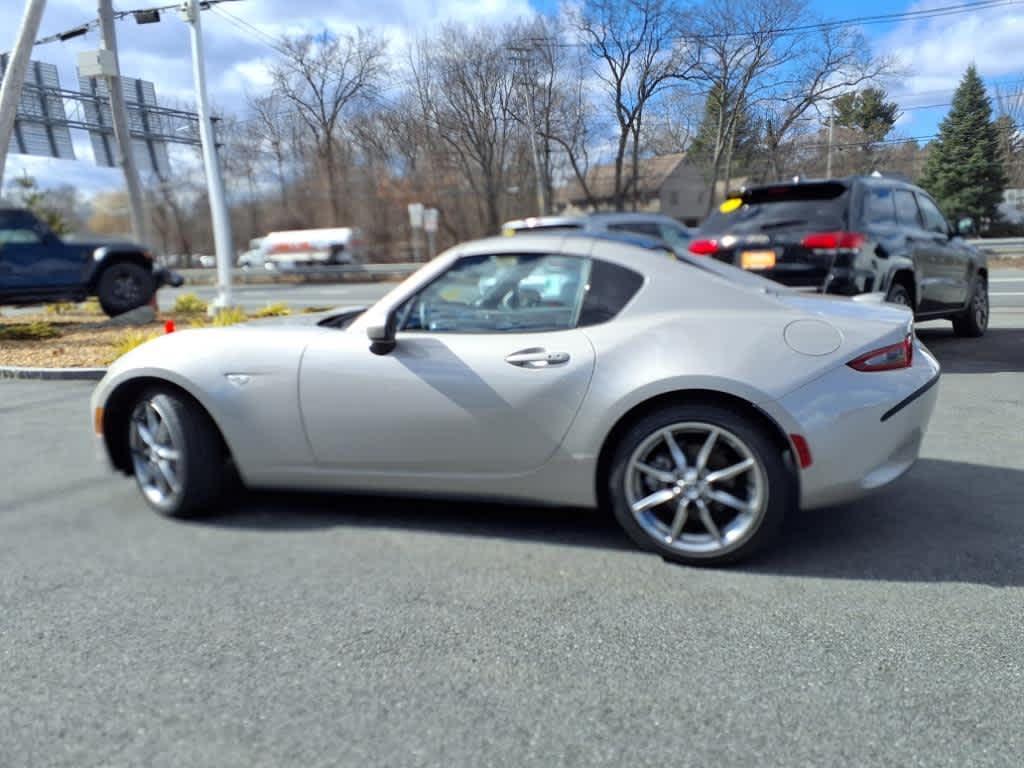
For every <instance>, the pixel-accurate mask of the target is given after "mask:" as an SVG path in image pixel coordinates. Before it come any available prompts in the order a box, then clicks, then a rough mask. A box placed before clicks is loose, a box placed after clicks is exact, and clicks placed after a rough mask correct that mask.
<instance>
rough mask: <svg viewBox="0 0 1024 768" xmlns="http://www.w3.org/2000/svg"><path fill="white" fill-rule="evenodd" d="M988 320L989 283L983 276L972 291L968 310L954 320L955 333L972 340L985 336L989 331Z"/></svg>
mask: <svg viewBox="0 0 1024 768" xmlns="http://www.w3.org/2000/svg"><path fill="white" fill-rule="evenodd" d="M988 318H989V303H988V281H987V280H986V279H985V277H984V276H983V275H978V276H977V277H976V278H975V280H974V287H973V288H972V289H971V300H970V302H969V303H968V305H967V309H966V310H965V311H964V312H963V313H962V314H959V315H957V316H956V317H954V318H953V333H955V334H956V335H957V336H964V337H967V338H972V339H976V338H978V337H980V336H984V335H985V331H987V330H988Z"/></svg>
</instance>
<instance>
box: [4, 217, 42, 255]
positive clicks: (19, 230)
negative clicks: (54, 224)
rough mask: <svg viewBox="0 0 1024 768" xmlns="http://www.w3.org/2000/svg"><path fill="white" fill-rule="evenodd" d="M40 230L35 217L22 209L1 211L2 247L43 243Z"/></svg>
mask: <svg viewBox="0 0 1024 768" xmlns="http://www.w3.org/2000/svg"><path fill="white" fill-rule="evenodd" d="M40 230H41V228H40V226H39V225H38V224H37V223H36V221H35V219H33V218H32V217H31V216H28V215H26V214H24V213H22V212H21V211H0V247H3V246H5V245H8V244H11V245H35V244H37V243H41V242H42V241H43V236H42V232H41V231H40Z"/></svg>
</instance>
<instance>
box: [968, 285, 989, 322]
mask: <svg viewBox="0 0 1024 768" xmlns="http://www.w3.org/2000/svg"><path fill="white" fill-rule="evenodd" d="M971 311H972V312H974V322H975V324H976V325H977V326H978V328H981V329H982V330H984V329H985V328H988V286H987V285H986V284H985V283H984V282H979V283H978V287H977V288H975V289H974V298H973V299H972V300H971Z"/></svg>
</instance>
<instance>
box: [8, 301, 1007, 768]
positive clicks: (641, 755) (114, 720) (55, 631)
mask: <svg viewBox="0 0 1024 768" xmlns="http://www.w3.org/2000/svg"><path fill="white" fill-rule="evenodd" d="M1020 286H1021V287H1020V290H1021V291H1024V282H1022V283H1020ZM994 303H995V302H994ZM997 306H998V305H997ZM920 335H921V337H922V339H923V340H924V341H925V343H926V344H928V345H929V346H930V347H931V348H932V350H933V351H934V352H935V353H936V355H937V356H938V357H939V359H940V361H941V362H942V364H943V366H944V369H945V375H944V378H943V380H942V382H941V384H940V387H941V389H940V397H939V404H938V407H937V411H936V414H935V417H934V419H933V422H932V425H931V429H930V431H929V434H928V436H927V439H926V442H925V445H924V449H923V455H922V458H921V460H920V462H919V463H918V465H917V466H916V467H915V468H914V469H913V470H912V471H911V473H910V474H909V475H908V476H906V477H905V478H903V479H901V480H900V481H898V482H897V483H896V484H895V485H893V486H891V487H890V488H888V489H886V490H885V491H883V492H881V493H880V494H878V495H876V496H874V497H872V498H870V499H868V500H866V501H863V502H860V503H857V504H855V505H850V506H846V507H842V508H839V509H834V510H829V511H825V512H808V513H801V514H798V515H793V516H791V517H790V519H789V520H788V521H787V524H786V529H785V539H784V541H783V544H782V546H780V547H779V548H777V549H776V550H774V551H773V552H771V553H769V554H768V555H766V556H764V557H762V558H760V559H758V560H756V561H754V562H752V563H750V564H748V565H744V566H742V567H739V568H735V569H732V570H719V571H710V570H694V569H689V568H683V567H677V566H669V565H666V564H665V563H663V562H662V561H661V560H660V559H658V558H656V557H654V556H651V555H647V554H644V553H641V552H638V551H636V550H634V549H633V548H632V547H631V546H630V545H629V544H628V542H627V541H626V539H625V537H624V536H623V535H622V534H620V533H619V531H618V529H617V528H616V527H615V525H614V523H613V522H612V521H610V520H609V519H606V518H604V517H602V516H600V515H597V514H590V513H585V512H579V511H575V510H558V511H551V510H541V509H533V508H522V507H502V506H496V505H471V504H454V503H441V502H426V501H419V500H384V501H381V500H376V499H367V498H359V497H322V496H297V495H283V494H260V495H255V496H252V497H249V498H246V499H244V500H243V501H242V503H241V504H240V506H239V508H238V509H237V510H235V511H231V512H227V511H226V512H225V513H224V514H222V515H220V516H218V517H215V518H213V519H210V520H207V521H204V522H193V523H181V522H170V521H166V520H162V519H159V518H158V517H156V516H155V515H154V514H152V513H150V512H149V511H147V510H146V509H144V508H143V505H142V502H141V500H140V499H139V498H138V497H137V494H136V491H135V489H134V487H133V485H132V484H131V482H130V481H128V480H126V479H123V478H119V477H114V476H111V475H108V474H106V473H105V472H104V470H103V469H102V468H101V467H100V466H99V465H98V464H97V463H96V462H95V461H94V457H93V446H92V442H91V436H90V430H89V414H88V412H87V408H88V406H87V398H88V394H89V391H90V386H91V385H89V384H85V383H72V382H68V383H60V382H52V383H46V382H12V381H4V382H0V428H2V434H3V436H4V438H3V441H2V442H0V466H2V467H3V475H2V481H3V493H2V495H0V681H2V683H0V722H3V723H4V724H5V727H3V728H0V765H5V766H7V765H9V766H35V765H46V766H76V768H77V767H80V766H91V765H103V766H129V765H130V766H134V765H145V766H182V765H210V766H263V765H266V766H280V765H302V766H319V765H324V766H326V765H353V766H357V765H358V766H362V765H388V766H398V765H438V766H448V765H466V766H483V765H516V766H518V765H538V766H550V765H581V766H593V765H616V766H618V765H626V764H635V765H694V766H698V765H699V766H768V765H779V766H782V765H785V766H796V765H815V766H818V765H857V766H875V765H877V766H894V765H899V766H982V765H986V766H987V765H991V766H1010V765H1020V763H1021V755H1022V754H1024V706H1022V705H1021V702H1022V701H1024V643H1022V641H1021V638H1022V637H1024V556H1022V544H1024V429H1022V427H1021V425H1022V424H1024V312H1022V311H1018V310H1014V309H1011V308H1006V309H1002V310H997V311H996V312H995V314H994V318H993V327H992V329H991V330H990V332H989V334H988V335H987V336H986V337H985V338H984V339H981V340H977V341H974V340H962V339H956V338H953V337H952V334H951V332H950V330H949V327H948V323H939V324H926V325H923V326H922V327H921V329H920Z"/></svg>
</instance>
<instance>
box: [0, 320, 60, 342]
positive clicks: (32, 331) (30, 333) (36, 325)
mask: <svg viewBox="0 0 1024 768" xmlns="http://www.w3.org/2000/svg"><path fill="white" fill-rule="evenodd" d="M58 336H60V331H59V330H58V329H57V328H56V327H55V326H54V325H53V323H47V322H45V321H43V320H33V321H32V322H31V323H12V324H11V325H0V341H41V340H43V339H55V338H57V337H58Z"/></svg>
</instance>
